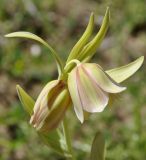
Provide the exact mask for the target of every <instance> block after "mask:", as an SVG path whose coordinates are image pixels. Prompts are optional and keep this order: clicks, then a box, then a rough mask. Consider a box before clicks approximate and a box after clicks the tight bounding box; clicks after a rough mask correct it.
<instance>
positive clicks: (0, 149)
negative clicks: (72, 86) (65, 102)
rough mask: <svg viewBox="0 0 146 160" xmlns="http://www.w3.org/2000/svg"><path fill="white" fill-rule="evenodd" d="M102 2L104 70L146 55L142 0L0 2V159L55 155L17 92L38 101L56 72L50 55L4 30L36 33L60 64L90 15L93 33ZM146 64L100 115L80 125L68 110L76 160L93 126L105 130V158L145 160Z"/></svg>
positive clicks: (84, 152)
mask: <svg viewBox="0 0 146 160" xmlns="http://www.w3.org/2000/svg"><path fill="white" fill-rule="evenodd" d="M107 6H110V10H111V22H110V29H109V30H108V34H107V35H106V38H105V40H104V41H103V43H102V45H101V47H100V48H99V49H98V50H97V54H96V55H95V56H94V57H93V60H92V61H93V62H97V63H99V64H100V65H102V66H103V67H104V69H105V70H106V69H109V68H114V67H116V66H117V67H118V66H122V65H124V64H127V63H129V62H131V61H133V60H134V59H136V58H138V57H140V56H142V55H145V54H146V10H145V8H146V7H145V2H144V0H124V1H123V0H104V1H101V0H80V1H78V0H73V1H69V0H44V1H39V0H30V1H29V0H20V1H16V0H11V1H10V0H0V82H1V83H0V108H1V110H0V160H9V159H11V160H32V159H34V160H48V159H49V160H59V158H60V156H58V155H57V154H56V153H54V151H52V150H51V149H48V148H47V147H46V146H45V145H44V143H43V142H42V141H41V139H39V137H38V135H37V133H36V132H35V130H34V129H32V127H30V125H29V124H28V123H27V122H29V117H28V116H27V114H25V112H24V110H23V108H22V106H21V104H20V103H19V100H18V97H17V93H16V89H15V86H16V84H20V85H21V86H22V87H23V88H25V90H27V92H28V93H29V94H30V95H32V97H34V99H36V98H37V96H38V94H39V93H40V91H41V89H42V88H43V86H44V85H45V83H47V82H48V81H50V80H51V79H54V78H56V77H57V68H56V65H55V63H54V60H53V58H52V57H51V55H50V54H49V53H48V52H49V51H48V49H47V48H46V47H44V46H42V45H40V44H38V43H36V42H34V41H31V40H25V39H23V40H20V39H19V40H17V39H6V38H4V35H5V34H7V33H10V32H15V31H24V30H25V31H29V32H32V33H35V34H37V35H39V36H40V37H42V38H43V39H46V40H47V41H48V42H49V44H51V46H52V47H53V48H55V49H56V50H57V52H58V53H59V54H60V56H61V57H62V58H63V59H64V61H65V60H66V59H65V57H67V55H68V53H69V52H70V50H71V48H72V47H73V45H74V44H75V42H76V41H77V40H78V38H79V37H80V35H82V33H83V31H84V29H85V28H86V25H87V23H88V19H89V16H90V13H91V12H92V11H93V12H94V13H95V22H96V24H95V26H96V27H95V29H94V31H95V33H97V31H98V29H99V27H100V25H101V21H102V18H103V15H104V13H105V10H106V7H107ZM145 67H146V66H145V64H144V65H143V67H142V68H141V69H140V71H139V72H137V73H136V74H135V75H134V76H133V77H132V78H131V79H129V80H128V81H126V82H125V86H128V88H127V90H126V91H125V92H124V93H122V94H120V95H119V96H118V97H117V100H116V101H115V102H114V104H112V105H109V106H108V107H107V109H106V110H105V111H104V112H102V113H101V114H100V113H97V114H94V115H92V116H91V117H90V119H89V120H88V121H86V122H85V123H84V125H81V123H80V122H79V121H78V120H77V118H76V116H75V114H74V113H73V112H74V111H73V108H71V109H70V111H69V112H68V117H70V118H69V121H70V122H69V123H70V124H71V125H70V129H71V130H75V132H74V133H75V135H73V137H74V150H75V154H76V157H78V160H82V159H89V152H90V145H91V142H92V140H93V137H94V135H95V132H97V131H102V132H103V133H104V136H105V139H106V142H107V144H106V145H107V155H106V159H107V160H139V159H140V160H145V157H146V134H145V133H146V120H145V116H146V108H145V106H146V98H145V97H146V92H145V89H146V87H145V86H146V79H145V73H146V71H145V69H144V68H145ZM123 85H124V84H123ZM86 143H87V144H86ZM88 144H89V145H88ZM60 160H61V159H60ZM62 160H63V158H62Z"/></svg>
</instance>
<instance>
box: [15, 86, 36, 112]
mask: <svg viewBox="0 0 146 160" xmlns="http://www.w3.org/2000/svg"><path fill="white" fill-rule="evenodd" d="M16 89H17V93H18V96H19V99H20V101H21V103H22V105H23V108H24V110H25V111H26V112H27V113H29V115H31V114H32V113H33V107H34V104H35V102H34V100H33V99H32V98H31V97H30V96H29V95H28V94H27V93H26V92H25V91H24V90H23V89H22V88H21V87H20V86H19V85H17V86H16Z"/></svg>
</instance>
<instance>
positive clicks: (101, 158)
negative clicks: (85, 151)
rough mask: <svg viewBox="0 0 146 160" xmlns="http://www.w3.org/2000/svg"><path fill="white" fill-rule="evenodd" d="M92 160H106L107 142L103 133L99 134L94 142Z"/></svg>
mask: <svg viewBox="0 0 146 160" xmlns="http://www.w3.org/2000/svg"><path fill="white" fill-rule="evenodd" d="M90 160H105V140H104V136H103V134H102V133H101V132H97V134H96V135H95V138H94V140H93V143H92V148H91V155H90Z"/></svg>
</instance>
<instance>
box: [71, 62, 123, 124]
mask: <svg viewBox="0 0 146 160" xmlns="http://www.w3.org/2000/svg"><path fill="white" fill-rule="evenodd" d="M68 87H69V91H70V94H71V98H72V101H73V104H74V108H75V112H76V114H77V117H78V118H79V120H80V121H81V122H83V120H84V112H83V110H84V111H86V112H90V113H94V112H102V111H103V109H104V108H105V107H106V106H107V104H108V100H109V93H119V92H122V91H124V90H125V89H126V88H125V87H122V86H120V85H119V84H118V83H116V82H115V81H114V80H113V79H112V78H111V77H110V76H109V75H108V74H107V73H106V72H105V71H104V70H103V69H102V68H101V67H100V66H99V65H97V64H95V63H82V64H78V65H77V67H76V68H74V69H73V70H72V71H71V73H69V77H68Z"/></svg>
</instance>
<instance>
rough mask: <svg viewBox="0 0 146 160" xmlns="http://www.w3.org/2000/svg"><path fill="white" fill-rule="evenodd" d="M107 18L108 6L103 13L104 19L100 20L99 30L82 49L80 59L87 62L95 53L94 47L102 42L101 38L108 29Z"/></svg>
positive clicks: (108, 17)
mask: <svg viewBox="0 0 146 160" xmlns="http://www.w3.org/2000/svg"><path fill="white" fill-rule="evenodd" d="M109 19H110V11H109V7H108V8H107V10H106V13H105V16H104V19H103V22H102V25H101V28H100V30H99V32H98V33H97V35H96V36H95V37H94V39H93V40H92V41H91V42H89V43H88V44H87V45H86V46H85V47H84V49H83V50H82V52H81V54H80V57H79V58H78V59H79V60H80V61H84V62H87V61H89V60H90V59H91V58H92V56H93V55H94V54H95V52H96V49H97V48H98V46H99V45H100V44H101V42H102V40H103V38H104V36H105V34H106V32H107V30H108V27H109Z"/></svg>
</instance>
